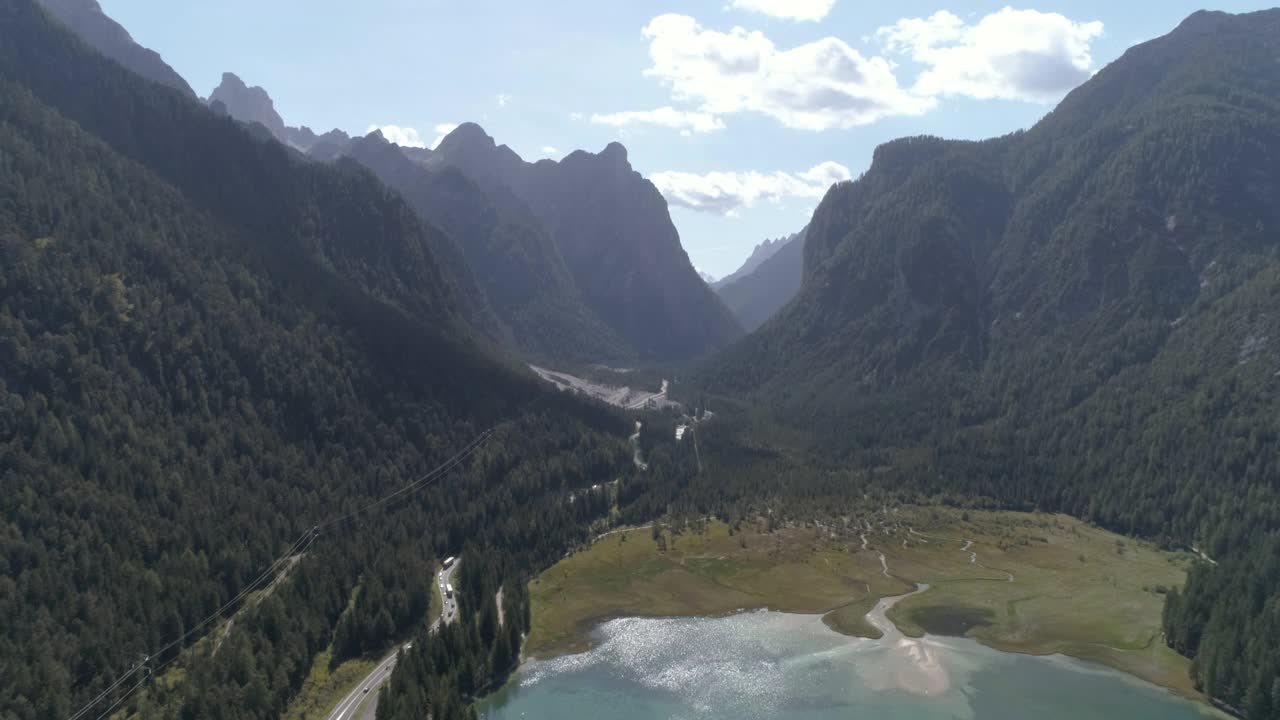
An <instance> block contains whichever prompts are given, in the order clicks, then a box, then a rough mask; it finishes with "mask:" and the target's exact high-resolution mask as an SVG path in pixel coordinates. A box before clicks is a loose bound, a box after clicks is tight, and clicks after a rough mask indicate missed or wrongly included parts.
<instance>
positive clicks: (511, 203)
mask: <svg viewBox="0 0 1280 720" xmlns="http://www.w3.org/2000/svg"><path fill="white" fill-rule="evenodd" d="M210 102H211V104H213V103H217V105H218V107H221V108H225V110H226V112H227V113H228V114H230V115H231V116H232V117H234V118H236V119H238V120H241V121H243V122H247V123H257V124H260V125H262V126H263V127H265V128H266V129H267V130H268V132H270V134H271V135H273V136H274V137H275V138H276V139H278V140H280V141H281V142H283V143H285V144H287V145H290V146H292V147H294V148H297V149H299V150H303V151H307V152H308V154H309V155H310V156H311V157H313V158H315V159H317V160H322V161H331V160H335V159H337V158H340V157H344V156H350V157H351V158H352V159H355V160H356V161H357V162H360V163H361V164H363V165H365V166H366V167H368V168H370V169H371V170H372V171H373V172H374V173H375V174H377V175H378V176H379V177H380V178H381V179H382V180H383V181H384V182H386V183H387V184H388V185H389V186H391V187H393V188H395V189H396V190H398V191H400V192H401V193H403V194H404V195H405V196H406V197H407V198H408V199H409V200H410V204H412V205H413V207H414V209H415V210H416V211H417V212H418V213H419V214H420V215H421V216H422V217H423V218H424V219H426V220H427V221H428V222H430V223H433V224H435V225H437V226H439V227H441V228H443V229H444V230H445V232H446V233H447V234H448V235H449V236H450V237H451V239H452V240H453V241H454V242H455V243H456V244H457V245H458V246H459V247H461V248H462V250H463V252H464V253H465V254H466V256H467V260H468V262H469V263H470V269H469V271H468V270H465V269H463V268H462V267H461V266H460V265H457V264H453V265H452V266H451V267H453V268H454V269H455V271H456V273H457V275H458V277H459V278H461V280H460V282H459V284H460V285H461V286H463V287H467V286H469V285H471V284H472V283H471V281H470V280H468V279H467V278H474V279H475V280H476V281H477V282H478V283H479V284H480V285H481V286H483V288H484V292H485V293H486V295H487V299H486V300H485V301H482V302H483V303H484V304H487V305H491V306H492V307H493V309H494V310H495V311H496V313H497V315H498V317H499V319H500V320H501V321H502V322H503V323H504V324H505V327H504V329H503V331H502V332H494V333H490V335H491V336H492V337H495V338H496V339H498V340H500V341H502V340H503V338H504V337H507V340H506V341H507V342H508V343H509V344H512V346H513V347H515V348H516V349H518V350H520V351H521V352H523V353H527V354H531V355H534V356H536V357H540V358H548V359H552V360H568V361H572V362H613V363H618V362H629V361H631V360H634V359H637V358H640V359H646V360H659V361H666V360H679V359H688V358H692V357H696V356H700V355H703V354H706V353H707V352H710V351H711V350H714V349H716V348H719V347H722V346H724V345H725V344H727V343H728V342H729V341H730V340H731V339H733V338H734V337H736V336H737V335H738V334H740V330H739V329H738V328H737V326H736V322H735V321H734V320H733V318H732V316H731V315H730V314H729V313H728V311H727V310H726V309H725V308H724V307H723V305H722V304H721V303H720V302H719V301H718V300H717V299H716V298H715V296H714V294H712V293H709V292H706V291H705V286H706V283H704V282H702V281H701V280H700V279H699V278H698V275H697V273H696V271H695V270H694V269H693V266H692V265H691V264H690V263H689V259H688V256H687V255H686V254H685V253H684V250H683V248H681V247H680V244H679V237H678V236H677V235H676V232H675V227H674V226H673V225H672V224H671V221H670V216H669V215H668V214H667V210H666V204H665V201H662V200H661V196H660V195H658V194H657V191H656V189H654V188H653V187H652V185H651V184H650V183H648V181H645V180H644V179H643V178H641V177H640V176H639V175H638V174H636V173H634V171H632V170H631V167H630V165H629V164H628V163H627V162H626V151H625V150H624V149H622V146H621V145H617V146H616V149H617V150H618V151H620V155H618V154H617V153H613V152H610V153H609V154H608V157H611V158H613V157H619V156H620V158H621V162H620V164H619V163H616V162H615V163H613V164H612V165H603V164H602V165H598V166H597V165H594V164H593V163H591V162H581V161H582V160H583V159H584V158H588V157H589V158H595V157H597V156H594V155H590V154H589V153H576V154H575V155H571V156H570V157H569V158H566V159H565V161H562V163H569V164H567V165H564V166H563V169H562V167H561V165H562V163H553V162H551V161H543V162H540V163H538V164H536V165H530V164H529V163H526V162H524V160H522V159H521V158H520V156H519V155H517V154H516V153H515V152H514V151H513V150H511V149H510V148H508V147H507V146H505V145H501V146H499V145H498V144H497V143H496V142H494V140H493V138H491V137H489V135H488V134H487V133H485V132H484V130H483V129H482V128H480V126H478V125H475V124H474V123H465V124H463V125H460V126H459V127H458V128H456V129H455V130H454V131H453V132H451V133H450V134H449V135H447V136H446V137H445V138H444V139H443V140H442V141H441V143H440V145H439V147H437V148H436V150H434V151H431V150H427V149H425V148H396V147H394V146H391V145H389V144H387V143H385V141H381V144H379V142H378V141H375V140H372V139H370V138H365V139H363V140H354V141H353V140H349V139H348V138H347V137H346V135H345V134H342V133H340V132H338V131H334V132H333V133H329V134H326V135H325V136H321V137H316V136H315V135H314V134H313V133H312V132H311V131H310V130H309V129H307V128H305V127H304V128H300V129H297V128H290V127H288V126H286V125H285V123H284V121H283V120H282V119H281V118H280V116H279V115H278V114H277V113H276V111H275V108H274V105H273V103H272V102H271V98H270V96H269V95H268V94H267V93H266V91H265V90H263V89H262V88H258V87H253V88H249V87H246V86H245V84H244V83H243V82H242V81H241V80H240V79H239V78H238V77H236V76H235V75H234V74H231V73H226V74H225V75H224V76H223V81H222V83H221V84H220V85H219V87H218V88H217V89H216V90H215V91H214V93H213V94H212V95H211V96H210ZM611 147H615V146H611ZM605 156H606V154H605V153H602V154H601V157H605ZM570 161H572V162H570ZM450 169H451V170H452V172H446V171H447V170H450ZM565 170H568V171H567V172H566V171H565ZM597 179H598V180H599V181H600V182H602V183H603V185H602V186H601V187H602V188H610V190H609V191H607V192H599V193H597V194H596V195H595V196H594V197H592V196H590V195H582V196H580V197H583V198H588V197H590V198H592V199H591V200H590V202H592V203H594V204H595V206H594V207H582V206H581V201H580V199H579V196H578V195H576V194H574V193H570V192H559V191H557V190H556V187H557V185H560V184H565V183H577V184H576V185H574V187H581V186H582V185H583V184H584V183H586V184H594V183H595V181H596V180H597ZM557 192H559V194H558V195H557V194H556V193H557ZM655 200H656V202H655ZM617 213H621V214H622V215H621V216H625V217H631V218H633V220H634V222H633V223H630V224H628V225H625V226H621V227H619V226H615V225H613V224H612V223H611V222H605V223H603V224H602V223H601V222H600V221H599V220H593V219H591V218H596V217H602V218H608V217H613V216H615V215H616V214H617ZM628 213H629V214H628ZM592 222H594V223H595V225H591V224H590V223H592ZM588 227H590V228H592V229H591V230H587V228H588ZM585 232H592V233H596V234H598V237H599V238H609V242H608V243H607V244H604V245H597V244H596V242H595V239H594V238H592V239H587V238H585V236H584V233H585ZM636 243H639V245H635V244H636ZM633 245H634V246H633ZM645 247H650V249H652V251H653V252H651V253H649V252H646V251H645V250H644V248H645ZM454 254H456V253H450V252H445V251H441V252H440V253H439V255H440V256H441V257H442V258H444V259H445V260H446V261H447V259H448V258H449V257H450V256H451V255H454ZM695 281H696V282H695ZM473 322H475V320H474V319H473Z"/></svg>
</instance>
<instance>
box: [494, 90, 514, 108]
mask: <svg viewBox="0 0 1280 720" xmlns="http://www.w3.org/2000/svg"><path fill="white" fill-rule="evenodd" d="M497 100H498V107H506V106H507V103H509V102H511V96H510V95H508V94H506V93H498V97H497Z"/></svg>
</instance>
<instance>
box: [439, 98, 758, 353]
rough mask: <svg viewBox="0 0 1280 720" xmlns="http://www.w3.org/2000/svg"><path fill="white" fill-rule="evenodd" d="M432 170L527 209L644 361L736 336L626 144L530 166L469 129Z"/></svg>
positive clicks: (446, 144)
mask: <svg viewBox="0 0 1280 720" xmlns="http://www.w3.org/2000/svg"><path fill="white" fill-rule="evenodd" d="M431 162H432V163H437V164H448V165H452V166H454V167H456V168H458V169H459V170H461V171H462V172H463V173H464V174H466V175H467V176H468V177H470V178H471V179H472V180H474V181H475V182H476V183H477V184H478V185H480V186H481V187H484V188H486V189H489V190H493V189H495V188H507V189H509V190H510V191H512V192H513V193H514V194H515V195H516V196H518V197H519V198H520V199H521V200H523V201H524V202H525V203H527V204H528V206H529V207H530V208H531V209H532V210H533V213H534V214H535V215H536V216H537V218H538V219H539V220H540V221H541V222H542V224H543V227H544V228H546V230H547V232H548V233H549V235H550V236H551V238H552V239H553V240H554V242H555V244H556V246H557V248H558V249H559V251H560V254H561V256H562V257H563V258H564V262H565V264H566V266H567V267H568V269H569V272H570V274H571V275H572V276H573V279H574V282H575V283H576V284H577V287H578V290H579V292H580V293H581V295H582V298H583V300H584V301H585V302H586V304H587V306H588V307H590V308H591V309H592V310H593V311H594V312H595V313H596V315H598V316H599V317H600V318H601V319H602V320H603V321H604V322H605V323H606V324H607V325H608V326H609V327H610V328H612V329H613V330H614V332H616V333H617V334H618V335H620V336H621V337H622V338H623V339H624V340H626V341H627V342H628V343H630V345H631V346H632V347H634V348H635V349H636V350H637V352H638V353H639V356H640V358H641V359H644V360H654V361H679V360H687V359H691V358H695V357H699V356H702V355H706V354H707V353H710V352H712V351H714V350H717V349H719V348H722V347H724V346H726V345H727V344H728V343H730V342H732V341H733V340H735V339H736V338H737V337H739V336H740V335H741V334H742V330H741V328H740V327H739V326H738V324H737V322H736V321H735V320H734V318H733V316H732V315H731V314H730V313H729V311H728V309H727V308H725V306H724V304H723V303H721V302H720V300H719V298H717V297H716V296H715V293H714V292H712V291H711V289H710V288H709V287H708V286H707V284H706V283H705V282H703V281H702V279H701V278H700V277H698V274H697V271H696V270H694V268H693V265H692V263H690V261H689V256H688V255H687V254H686V253H685V251H684V249H683V247H681V245H680V237H679V235H678V234H677V232H676V229H675V226H674V225H673V224H672V222H671V216H670V214H669V213H668V211H667V204H666V201H665V200H664V199H663V198H662V195H661V194H660V193H659V192H658V190H657V188H655V187H654V186H653V184H652V183H650V182H649V181H648V180H646V179H644V178H643V177H642V176H641V175H640V174H639V173H637V172H636V171H635V170H633V169H632V168H631V164H630V162H629V161H628V159H627V151H626V148H624V147H623V146H622V145H620V144H618V143H612V144H610V145H609V146H608V147H606V148H605V149H604V150H603V151H601V152H600V153H598V154H593V153H588V152H585V151H581V150H579V151H576V152H574V153H572V154H570V155H569V156H568V157H566V158H564V159H563V160H560V161H559V162H556V161H553V160H541V161H539V162H537V163H532V164H530V163H526V162H524V160H522V159H521V158H520V156H519V155H517V154H516V153H515V152H514V151H512V150H511V149H510V148H508V147H507V146H505V145H501V146H499V145H497V144H496V143H495V142H494V140H493V138H491V137H489V136H488V135H487V134H486V133H485V132H484V130H483V129H481V128H480V127H479V126H478V125H475V124H473V123H466V124H463V125H460V126H459V127H458V128H457V129H455V130H454V131H453V132H452V133H450V134H449V135H448V136H446V137H445V138H444V139H443V140H442V141H441V143H440V145H439V147H437V148H436V149H435V151H434V152H433V153H432V157H431Z"/></svg>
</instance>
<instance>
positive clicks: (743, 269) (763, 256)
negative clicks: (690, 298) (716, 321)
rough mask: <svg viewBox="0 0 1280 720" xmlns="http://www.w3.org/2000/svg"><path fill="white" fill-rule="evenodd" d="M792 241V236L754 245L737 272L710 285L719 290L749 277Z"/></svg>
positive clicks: (793, 236)
mask: <svg viewBox="0 0 1280 720" xmlns="http://www.w3.org/2000/svg"><path fill="white" fill-rule="evenodd" d="M793 239H795V235H794V234H793V235H789V236H787V237H780V238H774V239H771V240H765V241H763V242H761V243H760V244H759V245H756V246H755V247H754V248H752V249H751V255H749V256H748V257H747V259H746V260H744V261H743V263H742V265H741V266H740V267H739V268H738V269H737V270H734V271H733V272H731V273H729V274H728V275H725V276H724V277H722V278H720V279H719V280H715V281H713V282H712V283H711V284H712V286H714V287H715V288H717V289H719V288H720V287H721V286H724V285H728V284H729V283H731V282H733V281H734V280H737V279H739V278H743V277H746V276H747V275H750V274H751V273H753V272H755V270H756V268H758V267H760V263H762V262H764V261H765V260H768V259H769V258H771V257H773V255H774V253H776V252H778V251H779V250H781V249H782V247H783V246H784V245H786V244H787V243H789V242H791V240H793Z"/></svg>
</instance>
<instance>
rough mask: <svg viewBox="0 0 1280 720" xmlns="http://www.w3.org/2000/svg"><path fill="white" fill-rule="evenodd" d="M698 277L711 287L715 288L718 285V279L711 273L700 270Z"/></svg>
mask: <svg viewBox="0 0 1280 720" xmlns="http://www.w3.org/2000/svg"><path fill="white" fill-rule="evenodd" d="M695 269H696V268H695ZM698 277H700V278H702V282H704V283H706V284H708V285H711V286H713V287H714V286H715V284H716V278H715V276H714V275H712V274H711V273H705V272H702V271H701V270H698Z"/></svg>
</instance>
